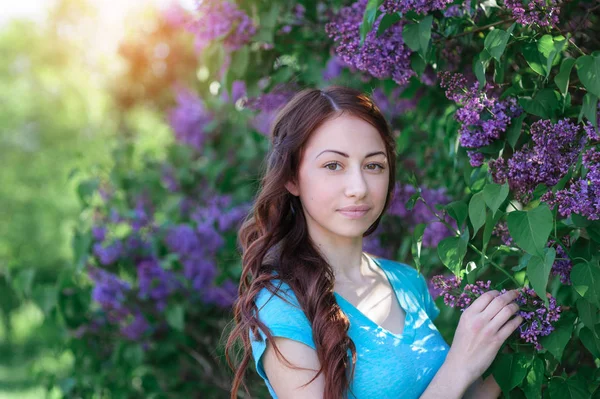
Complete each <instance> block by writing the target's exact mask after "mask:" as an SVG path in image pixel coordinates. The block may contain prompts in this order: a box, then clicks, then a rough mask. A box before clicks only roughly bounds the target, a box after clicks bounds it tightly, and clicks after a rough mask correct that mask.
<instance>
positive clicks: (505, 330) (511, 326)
mask: <svg viewBox="0 0 600 399" xmlns="http://www.w3.org/2000/svg"><path fill="white" fill-rule="evenodd" d="M521 323H523V317H521V316H517V317H515V318H514V319H511V320H509V321H508V322H507V323H506V324H505V325H504V326H503V327H502V328H501V329H500V331H498V338H500V339H501V340H502V342H504V341H506V339H507V338H508V337H510V334H512V333H513V331H515V330H516V329H517V328H518V327H519V326H520V325H521Z"/></svg>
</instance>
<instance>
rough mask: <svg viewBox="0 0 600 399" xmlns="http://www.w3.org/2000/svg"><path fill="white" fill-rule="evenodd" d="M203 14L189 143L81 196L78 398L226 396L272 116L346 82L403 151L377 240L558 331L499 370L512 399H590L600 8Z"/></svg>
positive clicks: (408, 5) (64, 297) (599, 352)
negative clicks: (510, 302) (237, 304)
mask: <svg viewBox="0 0 600 399" xmlns="http://www.w3.org/2000/svg"><path fill="white" fill-rule="evenodd" d="M217 3H219V4H220V5H219V4H217ZM225 3H227V4H225ZM242 3H243V4H242ZM204 4H205V6H202V7H200V8H199V10H198V13H199V14H191V15H187V14H185V13H183V15H184V17H182V18H181V19H179V21H181V29H182V31H186V32H188V34H189V35H192V36H193V35H197V36H196V40H197V42H196V49H197V51H198V62H199V65H200V69H199V72H198V78H199V82H198V83H195V84H191V85H189V86H188V87H181V86H179V87H176V88H175V90H174V93H175V94H176V95H175V97H176V103H174V104H173V106H172V108H171V109H170V110H165V114H164V115H165V119H167V120H169V122H170V124H171V127H172V129H173V132H174V137H175V138H176V142H174V143H170V144H168V145H167V147H166V149H165V152H166V154H167V155H166V157H165V158H164V159H160V158H158V157H155V156H152V155H148V156H143V157H142V161H141V162H140V163H139V164H133V161H132V155H131V154H132V153H133V152H134V151H135V148H134V146H133V144H132V142H131V141H129V140H124V141H123V143H122V144H121V145H119V146H118V147H117V148H116V150H115V153H114V154H115V155H114V158H115V165H114V168H113V169H111V170H110V171H108V173H105V174H104V176H96V175H90V177H89V179H87V180H85V181H83V182H82V183H81V185H80V186H79V189H78V192H79V194H80V197H81V201H82V204H83V208H84V209H83V212H82V222H81V225H80V226H79V227H78V231H77V234H76V237H75V240H74V251H75V255H76V257H75V262H74V264H75V265H74V272H75V273H74V275H72V276H69V277H66V278H64V279H62V280H61V282H60V284H61V285H60V292H61V294H60V296H59V301H60V302H59V303H60V305H59V306H60V309H61V317H62V318H63V319H64V321H65V323H66V325H67V326H68V327H69V328H70V329H71V330H72V331H73V336H72V340H71V345H72V348H73V351H74V352H75V354H76V356H75V357H76V359H77V360H76V366H77V373H76V374H75V375H74V377H73V380H71V382H70V383H68V384H66V383H65V382H64V381H63V383H62V386H67V388H68V389H66V390H67V391H68V394H69V395H71V396H88V395H89V394H91V393H92V392H96V393H98V394H103V392H106V390H107V389H108V388H107V387H110V390H111V392H117V395H118V396H119V395H121V396H144V397H162V396H182V397H188V396H198V395H200V396H202V397H222V396H224V394H225V393H226V392H227V390H228V381H229V378H230V377H229V376H228V374H227V373H226V371H225V369H224V365H223V364H222V363H221V364H220V363H219V358H220V355H221V350H222V346H221V345H219V336H220V333H221V331H223V328H224V327H225V323H226V322H227V321H229V320H230V318H231V315H230V314H229V312H228V308H227V306H228V305H229V304H230V303H231V301H232V300H233V297H234V295H235V290H234V287H235V283H236V278H238V277H239V272H240V269H239V267H240V265H239V253H238V248H236V243H235V231H236V228H237V227H239V224H238V223H239V221H240V220H241V217H242V216H243V214H244V212H246V211H247V210H248V209H249V207H250V206H251V201H252V198H253V194H254V193H255V191H256V189H257V186H256V182H257V179H258V177H259V176H260V172H261V171H262V168H263V166H264V165H263V159H264V155H265V153H266V150H267V146H268V139H267V137H265V135H266V134H267V132H268V127H269V124H270V122H271V121H272V118H273V117H274V115H275V113H276V111H277V110H278V109H279V108H280V107H281V106H282V105H283V104H284V103H285V102H286V101H287V100H288V99H289V98H290V97H291V95H292V94H293V92H294V91H295V90H297V89H298V88H302V87H306V86H316V87H323V86H326V85H328V84H331V83H339V84H343V85H347V86H351V87H355V88H358V89H360V90H362V91H366V92H369V93H371V94H372V95H373V97H374V99H375V101H376V102H377V104H378V105H379V107H380V108H381V110H382V112H384V113H385V115H386V116H387V117H388V118H389V120H390V122H391V124H392V126H393V128H394V131H395V133H396V142H397V148H398V153H399V154H400V157H399V162H400V165H399V168H398V171H399V172H398V176H397V178H398V186H397V187H396V190H397V195H396V200H395V203H394V204H392V206H391V208H390V212H389V214H388V215H386V216H385V218H384V220H383V223H382V225H381V228H380V229H378V231H377V232H376V233H375V234H374V235H373V236H371V237H368V238H367V239H366V240H365V249H366V250H368V251H371V252H373V253H375V254H377V255H381V256H386V257H390V258H393V259H397V260H400V261H405V262H414V263H415V264H416V265H417V266H418V267H419V268H420V269H421V271H422V272H424V273H425V274H427V275H433V274H434V273H437V272H440V271H441V270H444V267H445V268H448V269H449V270H450V272H451V273H452V274H453V275H454V278H455V279H456V280H455V281H456V282H457V285H453V287H454V288H458V289H460V290H462V291H463V292H465V290H466V291H467V292H468V293H474V294H475V295H477V294H478V293H479V292H480V291H483V290H487V289H491V288H493V289H499V290H501V289H513V288H519V289H522V292H523V293H526V297H525V296H524V297H523V298H521V299H522V302H521V304H522V305H523V308H522V311H523V312H526V314H527V315H529V317H530V319H535V318H539V317H542V316H544V317H543V320H541V321H539V324H538V325H537V327H536V324H535V320H533V321H531V320H530V324H528V325H527V327H526V328H521V330H520V331H519V333H517V334H515V336H514V337H512V338H511V339H510V340H509V341H508V343H507V345H505V347H504V348H503V350H502V352H501V354H500V355H499V356H498V358H497V359H496V362H495V363H494V364H493V365H492V367H491V368H490V370H488V372H489V373H493V374H494V376H495V378H496V380H497V381H498V382H499V384H500V386H501V387H502V389H503V392H504V395H505V396H506V397H509V396H511V397H527V398H539V397H550V398H555V397H557V398H558V397H560V398H562V397H578V398H579V397H591V396H592V394H593V393H594V392H595V391H596V388H597V387H598V385H600V384H599V382H600V380H599V378H600V376H599V373H598V365H599V364H600V363H599V361H600V349H598V348H599V347H600V345H599V344H598V343H599V335H598V330H599V327H598V322H599V321H600V320H598V310H599V308H600V294H599V292H600V278H599V277H600V264H599V262H600V251H599V249H600V191H599V190H600V181H599V180H600V162H599V161H600V159H599V155H598V154H599V151H600V150H599V148H598V144H599V132H598V97H599V96H600V75H599V73H598V71H599V70H600V68H599V67H598V65H599V64H600V51H599V50H600V46H599V44H600V43H598V38H599V37H600V36H599V35H598V32H597V29H598V22H600V21H599V17H600V16H599V15H598V9H599V8H598V6H597V5H596V4H594V3H593V2H591V1H590V2H585V1H584V2H560V3H559V2H557V1H554V0H549V1H545V0H534V1H529V2H521V1H512V0H511V1H508V0H506V1H505V2H504V3H498V2H496V1H495V0H492V1H481V2H477V1H473V2H471V1H466V2H449V1H441V0H440V1H435V2H419V1H405V0H385V1H383V0H358V1H356V2H342V1H329V2H316V1H312V0H306V1H300V2H297V3H289V2H279V1H254V2H241V1H240V2H237V3H234V2H232V1H226V0H222V1H217V0H212V1H206V2H205V3H204ZM212 5H214V7H213V6H212ZM223 10H229V11H228V12H223ZM179 11H181V10H179ZM200 14H201V18H203V19H202V21H203V22H205V24H204V25H198V24H199V22H198V21H200V20H197V19H195V18H200ZM230 14H231V15H235V16H236V17H235V19H231V20H230V19H228V17H229V16H230ZM227 24H230V25H227ZM199 26H200V28H199ZM224 26H230V29H223V27H224ZM207 27H213V28H214V29H207ZM224 66H225V67H224ZM187 79H188V77H187V76H185V77H183V80H184V81H186V82H187V81H188V80H187ZM488 280H489V281H490V284H488V283H485V282H484V281H488ZM432 290H433V287H432ZM456 295H457V296H458V297H459V298H462V299H461V300H460V301H459V302H460V303H461V304H464V303H466V304H467V305H468V303H467V302H468V301H466V302H465V301H464V299H465V298H466V297H464V296H462V297H461V296H460V293H456ZM469 295H470V294H469ZM524 295H525V294H524ZM467 296H468V295H467ZM442 297H444V298H446V297H445V295H442ZM536 298H537V299H536ZM438 304H439V305H440V306H441V305H442V301H441V299H440V300H438ZM558 308H560V311H559V310H558ZM459 315H460V312H459V311H458V312H457V311H455V310H453V309H448V308H445V309H444V311H443V313H442V316H441V317H440V319H439V322H438V324H439V328H440V330H441V331H442V333H443V334H444V336H445V337H446V338H447V339H448V340H449V341H450V339H451V338H452V331H453V327H454V326H455V325H456V321H457V318H458V317H459ZM542 321H543V323H542ZM541 324H543V326H540V325H541ZM536 328H539V329H542V330H543V331H542V332H543V333H542V332H540V331H541V330H540V331H537V330H536V331H534V330H535V329H536ZM538 332H539V334H538ZM538 335H539V336H540V338H539V340H538V339H537V337H538ZM534 337H535V338H534ZM260 389H261V388H260V387H257V392H259V391H260Z"/></svg>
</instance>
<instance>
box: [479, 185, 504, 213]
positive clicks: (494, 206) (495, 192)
mask: <svg viewBox="0 0 600 399" xmlns="http://www.w3.org/2000/svg"><path fill="white" fill-rule="evenodd" d="M508 191H509V189H508V183H504V184H502V185H500V184H496V183H488V184H487V185H486V186H485V187H484V188H483V200H484V201H485V203H486V205H487V206H488V208H490V210H491V211H492V213H493V214H496V211H497V210H498V209H499V208H500V206H501V205H502V204H503V203H504V201H505V200H506V198H507V197H508Z"/></svg>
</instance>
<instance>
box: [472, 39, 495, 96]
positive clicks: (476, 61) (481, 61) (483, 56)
mask: <svg viewBox="0 0 600 399" xmlns="http://www.w3.org/2000/svg"><path fill="white" fill-rule="evenodd" d="M491 58H492V56H491V54H490V53H489V52H488V51H487V50H486V49H483V51H481V53H479V57H474V58H473V73H475V76H476V77H477V81H478V82H479V90H481V89H483V87H484V86H485V82H486V79H485V71H486V69H487V67H488V65H489V63H490V59H491Z"/></svg>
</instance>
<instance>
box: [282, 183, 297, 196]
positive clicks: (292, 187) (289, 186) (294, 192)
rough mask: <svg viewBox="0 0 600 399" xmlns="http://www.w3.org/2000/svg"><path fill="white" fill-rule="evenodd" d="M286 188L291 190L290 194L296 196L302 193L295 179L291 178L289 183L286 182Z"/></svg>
mask: <svg viewBox="0 0 600 399" xmlns="http://www.w3.org/2000/svg"><path fill="white" fill-rule="evenodd" d="M285 188H286V189H287V190H288V191H289V192H290V194H292V195H294V196H296V197H297V196H298V195H300V190H298V185H297V184H296V182H294V181H293V180H290V181H288V182H287V183H285Z"/></svg>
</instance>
